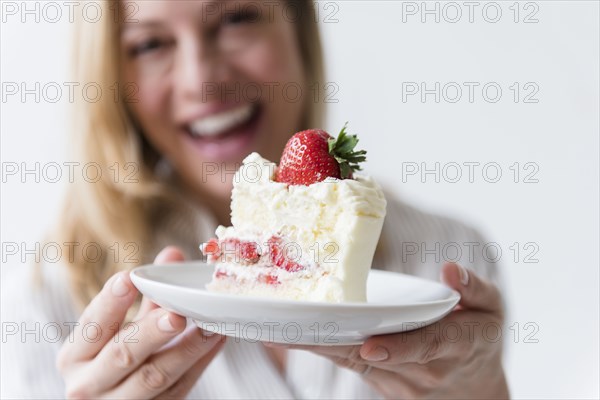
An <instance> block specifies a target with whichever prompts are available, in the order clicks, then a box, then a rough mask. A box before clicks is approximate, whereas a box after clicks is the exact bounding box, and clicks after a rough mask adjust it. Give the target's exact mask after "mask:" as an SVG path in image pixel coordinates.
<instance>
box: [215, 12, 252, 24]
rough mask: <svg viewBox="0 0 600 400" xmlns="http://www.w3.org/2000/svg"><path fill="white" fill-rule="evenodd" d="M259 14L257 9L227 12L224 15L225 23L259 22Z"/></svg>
mask: <svg viewBox="0 0 600 400" xmlns="http://www.w3.org/2000/svg"><path fill="white" fill-rule="evenodd" d="M258 19H259V15H258V13H257V12H256V11H250V10H245V11H236V12H232V13H227V14H225V15H224V16H223V22H224V23H225V25H240V24H245V23H252V22H257V21H258Z"/></svg>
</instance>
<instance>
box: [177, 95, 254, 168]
mask: <svg viewBox="0 0 600 400" xmlns="http://www.w3.org/2000/svg"><path fill="white" fill-rule="evenodd" d="M261 115H262V107H260V106H259V105H258V104H243V105H239V106H236V107H234V108H230V109H228V110H226V111H221V112H218V113H214V114H211V115H207V116H205V117H202V118H198V119H196V120H194V121H191V122H189V123H187V124H186V125H184V126H183V133H184V135H185V136H187V138H188V143H189V144H191V146H192V148H194V149H195V151H197V152H198V154H199V155H200V157H201V159H203V160H204V161H208V162H238V161H240V160H241V159H242V158H243V157H244V156H246V155H247V154H248V153H249V152H250V151H252V149H253V147H254V145H255V141H256V137H257V136H258V131H259V124H260V120H261Z"/></svg>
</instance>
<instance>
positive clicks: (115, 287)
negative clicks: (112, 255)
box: [111, 276, 129, 297]
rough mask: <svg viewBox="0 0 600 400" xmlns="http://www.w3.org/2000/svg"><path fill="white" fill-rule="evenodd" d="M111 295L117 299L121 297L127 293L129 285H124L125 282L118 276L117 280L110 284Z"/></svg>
mask: <svg viewBox="0 0 600 400" xmlns="http://www.w3.org/2000/svg"><path fill="white" fill-rule="evenodd" d="M111 289H112V294H113V295H115V296H117V297H123V296H125V295H126V294H127V293H129V285H127V284H126V283H125V280H124V279H123V277H122V276H118V277H117V279H116V280H115V281H114V282H113V284H112V287H111Z"/></svg>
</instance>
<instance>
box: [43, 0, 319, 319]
mask: <svg viewBox="0 0 600 400" xmlns="http://www.w3.org/2000/svg"><path fill="white" fill-rule="evenodd" d="M294 3H295V6H297V7H298V8H299V9H300V13H299V15H300V17H299V18H298V20H297V21H295V26H296V29H297V38H298V44H299V49H300V52H301V57H302V60H303V63H304V65H303V67H304V71H305V76H306V82H307V83H309V84H311V83H313V82H316V83H317V84H323V61H322V54H321V44H320V38H319V32H318V26H317V22H316V21H315V19H314V8H313V4H312V2H311V1H310V0H302V1H294ZM97 4H98V5H99V6H100V7H101V8H102V15H103V17H102V18H101V19H100V20H99V21H97V22H96V23H90V22H86V21H78V23H77V25H76V35H75V52H74V56H75V59H74V67H75V68H74V69H75V71H74V72H75V80H76V82H78V83H80V84H81V85H82V86H83V85H85V84H87V83H93V84H94V86H99V87H100V88H101V90H102V96H100V97H99V100H98V101H96V102H92V101H80V102H77V103H76V104H75V107H74V126H73V129H72V134H73V135H72V140H71V143H72V149H71V151H72V153H73V154H74V155H75V156H76V157H77V161H78V162H79V163H80V165H82V166H90V168H88V171H92V172H94V171H96V169H99V170H100V171H101V173H102V175H101V178H100V179H98V180H97V181H95V179H94V181H91V182H90V181H85V182H83V181H82V182H77V183H73V184H71V186H70V187H69V191H68V193H67V198H66V200H65V202H64V208H63V210H62V214H61V217H60V218H59V221H60V222H59V223H60V225H59V226H58V227H57V230H56V231H55V232H54V234H53V236H54V237H55V238H56V239H57V242H58V243H63V244H66V243H69V244H70V245H71V246H73V243H78V244H79V246H80V248H81V246H85V245H86V244H90V243H91V244H93V245H94V247H95V248H97V249H99V250H100V255H101V256H100V257H95V258H94V259H91V258H90V257H86V256H85V254H84V252H82V251H75V252H72V258H70V259H69V260H68V262H67V265H68V270H69V276H70V279H71V287H72V289H73V295H74V297H75V299H76V301H77V303H78V305H79V306H80V307H84V306H85V305H87V304H88V303H89V302H90V301H91V299H92V298H93V297H94V296H95V295H96V294H97V293H98V292H99V291H100V289H101V288H102V286H103V284H104V282H106V280H107V279H108V278H109V277H110V276H111V275H113V274H114V273H116V272H118V271H121V270H129V269H131V268H133V267H135V266H137V265H141V264H143V263H147V262H150V261H151V258H152V257H153V256H154V254H150V252H151V251H154V249H153V247H152V241H153V238H152V236H151V234H152V232H153V229H152V228H153V227H154V226H155V224H156V221H157V216H159V215H162V216H164V215H168V214H169V213H170V212H177V209H178V207H183V204H182V202H180V201H179V200H178V199H177V198H176V196H174V195H173V190H171V188H170V187H167V186H168V185H173V184H174V183H167V182H163V181H161V180H160V179H158V178H157V176H156V174H155V167H156V163H157V162H158V160H159V159H160V155H159V154H156V152H155V151H154V150H153V149H152V148H151V147H150V146H149V144H148V143H147V142H146V140H145V139H144V137H143V135H141V134H140V133H139V131H138V130H137V129H136V127H135V126H134V123H133V121H132V120H131V118H130V116H129V115H128V112H127V108H126V106H125V104H124V101H123V98H122V97H123V96H121V95H118V96H116V97H115V96H113V94H115V92H114V91H115V90H118V88H119V86H121V85H122V82H121V81H120V76H119V68H118V64H119V63H118V61H119V54H120V50H119V49H120V45H119V24H118V21H116V20H115V18H111V17H109V16H113V15H114V7H115V6H117V7H118V6H119V4H118V1H116V0H104V1H100V2H98V3H97ZM115 84H117V85H119V86H114V85H115ZM120 89H121V90H123V87H122V86H121V88H120ZM305 99H306V103H305V105H304V107H305V109H304V111H305V112H304V118H303V120H302V124H303V126H302V127H298V129H300V128H305V127H306V128H307V127H318V126H320V125H321V123H322V121H321V118H322V116H323V107H322V104H321V103H318V102H313V101H312V99H311V96H305ZM131 168H134V169H136V171H135V172H136V174H135V182H126V181H125V180H124V179H123V176H124V175H125V174H126V173H127V172H131ZM93 174H95V172H94V173H92V175H93ZM116 174H119V175H118V176H119V178H120V179H114V178H115V176H116ZM124 245H130V246H134V247H136V246H137V248H136V250H137V254H140V255H141V257H139V258H138V259H135V260H129V261H127V260H125V259H124V257H123V256H122V255H121V256H120V257H113V255H114V252H115V250H121V252H122V251H123V246H124ZM114 246H118V247H119V249H116V248H114ZM63 254H64V253H63ZM131 261H133V262H131Z"/></svg>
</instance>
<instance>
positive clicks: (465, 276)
mask: <svg viewBox="0 0 600 400" xmlns="http://www.w3.org/2000/svg"><path fill="white" fill-rule="evenodd" d="M457 266H458V273H459V275H460V283H462V285H463V286H467V285H468V284H469V273H468V272H467V270H466V269H465V268H464V267H463V266H461V265H458V264H457Z"/></svg>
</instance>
